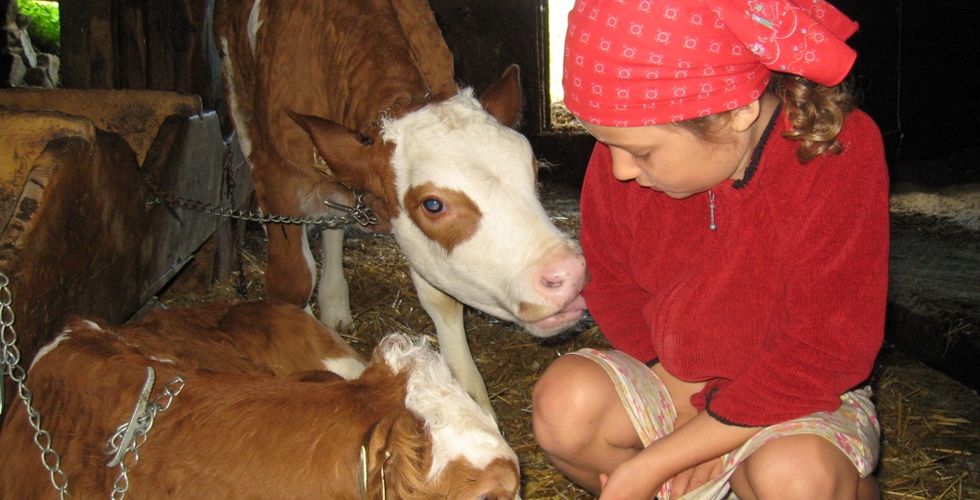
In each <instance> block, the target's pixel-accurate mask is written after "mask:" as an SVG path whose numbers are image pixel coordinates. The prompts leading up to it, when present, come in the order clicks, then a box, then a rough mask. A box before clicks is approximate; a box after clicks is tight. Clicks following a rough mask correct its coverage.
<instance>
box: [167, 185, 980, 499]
mask: <svg viewBox="0 0 980 500" xmlns="http://www.w3.org/2000/svg"><path fill="white" fill-rule="evenodd" d="M543 198H544V199H545V204H546V206H547V207H548V209H549V211H550V213H551V215H552V217H553V219H554V220H555V223H556V224H557V225H559V227H561V228H562V229H563V230H566V231H567V232H569V233H571V234H576V232H577V228H578V211H577V193H575V192H574V191H571V190H569V189H567V188H563V187H560V186H557V187H555V186H547V187H546V188H545V190H544V193H543ZM262 239H263V233H262V230H261V228H259V227H258V226H253V225H249V226H248V227H247V229H246V231H245V241H244V243H243V247H242V248H241V255H242V266H241V269H240V271H236V272H235V273H234V275H233V276H232V278H230V279H229V280H226V281H225V282H221V283H218V284H217V285H216V286H213V287H211V288H210V289H209V290H208V291H207V292H205V293H201V292H200V290H201V287H200V286H198V283H200V279H199V278H198V276H197V275H196V273H197V271H196V269H195V267H194V266H193V265H192V266H190V267H189V268H188V269H187V270H185V271H184V272H183V273H182V274H181V276H180V277H178V279H177V280H175V282H174V283H173V284H172V285H171V286H170V287H169V289H167V290H165V291H164V292H163V293H162V294H161V295H160V301H161V302H162V303H163V304H164V305H166V306H168V307H177V306H190V305H195V304H199V303H203V302H208V301H240V300H245V299H257V298H260V297H262V295H263V291H264V290H263V278H262V267H263V261H264V255H263V248H262V246H263V245H262ZM344 266H345V272H346V274H347V276H348V278H349V279H351V285H350V290H351V304H352V308H353V313H354V320H355V325H353V327H352V328H351V329H349V330H348V331H345V332H343V333H344V335H345V337H346V338H347V339H348V340H349V341H350V343H351V344H352V345H353V346H354V347H355V348H356V349H358V350H359V351H361V352H363V353H368V352H369V351H370V349H371V347H372V346H373V345H374V344H375V343H376V341H377V340H378V339H379V338H380V337H381V336H383V335H384V334H386V333H388V332H392V331H402V332H412V333H417V334H421V335H427V336H429V337H432V338H433V341H434V330H433V328H432V326H431V324H430V322H429V319H428V317H427V316H426V315H425V313H424V312H423V311H422V310H421V307H420V306H419V304H418V300H417V298H416V296H415V292H414V290H413V289H412V286H411V283H410V279H409V277H408V273H407V265H406V263H405V261H404V259H403V257H402V256H401V255H400V253H399V252H398V250H397V247H396V245H395V243H394V241H393V239H392V238H391V237H389V236H377V235H366V234H363V233H358V232H351V233H350V234H349V237H348V241H347V243H346V252H345V256H344ZM466 326H467V331H468V336H469V341H470V345H471V348H472V350H473V353H474V357H475V358H476V363H477V365H478V366H479V367H480V370H481V371H482V373H483V375H484V378H485V379H486V382H487V387H488V389H489V391H490V393H491V397H492V399H493V404H494V407H495V409H496V412H497V415H498V418H499V421H500V424H501V429H502V431H503V433H504V436H505V437H506V438H507V439H508V441H509V442H510V444H511V446H512V447H513V448H514V450H515V451H516V452H517V454H518V456H519V457H520V459H521V466H522V474H523V483H524V484H523V498H527V499H586V498H592V495H590V494H589V493H587V492H585V491H584V490H582V489H580V488H578V487H576V486H575V485H573V484H571V483H569V482H568V481H567V480H565V479H564V477H562V476H561V475H560V474H558V473H557V472H555V471H554V469H552V468H551V467H550V465H549V464H548V462H547V460H546V459H545V458H544V456H543V455H542V453H541V451H540V449H539V448H538V447H537V445H536V444H535V442H534V439H533V436H532V434H531V425H530V418H531V410H530V405H531V400H530V392H531V388H532V387H533V384H534V382H535V380H537V378H538V377H539V376H540V374H541V373H542V372H543V370H544V369H545V368H546V367H547V366H548V364H549V363H550V362H551V361H552V360H554V359H555V358H556V357H557V356H559V355H561V354H562V353H566V352H569V351H572V350H576V349H579V348H581V347H586V346H591V347H602V346H605V345H606V344H605V342H604V340H603V339H602V337H601V335H600V334H599V332H598V330H597V328H596V327H595V326H594V325H593V324H591V323H584V324H583V325H582V327H581V328H579V329H578V330H577V331H576V332H572V333H569V334H565V335H562V336H560V337H558V338H554V339H548V340H539V339H535V338H533V337H531V336H529V335H527V334H525V333H523V332H522V331H520V330H519V329H518V328H517V327H515V326H514V325H511V324H508V323H504V322H501V321H499V320H496V319H493V318H491V317H489V316H487V315H485V314H482V313H479V312H476V311H472V310H468V311H467V313H466ZM873 383H874V386H875V388H876V393H877V405H878V411H879V415H880V420H881V422H882V427H883V456H882V460H881V465H880V466H879V469H878V471H877V473H876V474H877V477H878V479H879V482H880V484H881V485H882V492H883V497H884V498H894V499H920V498H921V499H938V498H945V499H966V498H980V470H978V464H977V454H978V453H980V432H978V426H977V425H976V422H978V421H980V397H978V396H977V393H976V392H975V391H974V390H972V389H969V388H967V387H966V386H964V385H962V384H960V383H958V382H956V381H954V380H952V379H950V378H949V377H947V376H945V375H943V374H942V373H940V372H938V371H936V370H934V369H931V368H929V367H927V366H926V365H924V364H923V363H921V362H919V361H918V360H916V359H913V358H911V357H909V356H907V355H905V354H903V353H902V352H900V351H898V350H897V349H895V348H894V347H888V346H886V348H885V349H884V350H883V352H882V354H881V356H880V358H879V361H878V363H877V367H876V369H875V372H874V375H873Z"/></svg>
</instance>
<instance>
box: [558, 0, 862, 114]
mask: <svg viewBox="0 0 980 500" xmlns="http://www.w3.org/2000/svg"><path fill="white" fill-rule="evenodd" d="M856 30H857V24H856V23H854V22H853V21H851V20H850V19H848V18H847V16H845V15H844V14H842V13H841V12H840V11H838V10H837V9H836V8H834V7H833V6H832V5H830V4H829V3H827V2H825V1H824V0H576V2H575V6H574V7H573V8H572V10H571V12H570V13H569V15H568V32H567V33H566V35H565V63H564V64H565V74H564V78H563V80H562V84H563V86H564V89H565V105H566V106H567V107H568V109H569V110H570V111H571V112H572V113H574V114H575V115H576V116H577V117H578V118H579V119H581V120H583V121H585V122H588V123H593V124H596V125H605V126H614V127H636V126H642V125H656V124H658V123H667V122H678V121H682V120H688V119H691V118H697V117H700V116H705V115H709V114H714V113H720V112H723V111H727V110H731V109H735V108H737V107H739V106H744V105H745V104H748V103H750V102H752V101H754V100H756V99H758V98H759V97H760V96H761V95H762V92H763V91H764V90H765V88H766V84H767V83H768V82H769V75H770V72H771V71H779V72H784V73H792V74H795V75H800V76H803V77H806V78H807V79H809V80H811V81H814V82H816V83H820V84H823V85H828V86H829V85H836V84H838V83H840V81H841V80H843V79H844V77H845V76H846V75H847V73H848V71H850V69H851V65H852V64H854V59H855V57H856V56H857V54H856V53H855V52H854V50H852V49H851V48H850V47H848V46H847V44H846V43H844V40H846V39H847V38H848V37H849V36H851V35H852V34H853V33H854V32H855V31H856Z"/></svg>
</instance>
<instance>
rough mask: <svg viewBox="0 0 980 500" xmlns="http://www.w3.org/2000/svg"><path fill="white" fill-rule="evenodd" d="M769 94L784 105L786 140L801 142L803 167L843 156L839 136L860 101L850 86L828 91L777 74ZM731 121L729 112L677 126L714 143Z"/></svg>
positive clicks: (680, 123)
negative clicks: (818, 159)
mask: <svg viewBox="0 0 980 500" xmlns="http://www.w3.org/2000/svg"><path fill="white" fill-rule="evenodd" d="M767 90H768V91H769V92H771V93H772V94H773V95H775V96H776V97H778V98H779V99H780V100H781V101H782V102H783V108H785V109H786V111H787V114H788V117H789V123H790V127H789V128H788V129H787V130H786V131H784V132H783V136H784V137H787V138H789V139H792V140H795V141H799V143H800V146H799V148H798V149H797V150H796V156H797V158H799V160H800V162H801V163H807V162H809V161H810V160H812V159H814V158H816V157H818V156H820V155H822V154H825V153H830V154H837V153H840V152H841V150H842V149H843V148H842V146H841V144H840V142H838V141H837V135H838V134H840V131H841V129H842V128H843V127H844V119H845V118H846V117H847V115H848V114H850V112H851V111H853V110H854V107H855V101H856V98H855V96H854V94H853V92H852V90H851V84H850V82H847V81H845V82H844V83H841V84H839V85H836V86H833V87H825V86H823V85H820V84H817V83H814V82H811V81H810V80H807V79H806V78H803V77H801V76H796V75H790V74H786V73H773V75H772V78H771V80H770V81H769V87H768V89H767ZM730 119H731V112H730V111H726V112H723V113H718V114H714V115H708V116H704V117H701V118H694V119H691V120H686V121H683V122H679V123H677V125H679V126H681V127H683V128H685V129H687V130H689V131H690V132H692V133H693V134H694V135H695V136H697V137H698V138H700V139H704V140H709V141H710V140H711V139H712V138H713V137H715V133H716V132H717V131H718V130H720V128H721V127H722V126H723V125H724V124H726V123H728V120H730Z"/></svg>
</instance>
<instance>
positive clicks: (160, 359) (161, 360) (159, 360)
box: [147, 356, 177, 365]
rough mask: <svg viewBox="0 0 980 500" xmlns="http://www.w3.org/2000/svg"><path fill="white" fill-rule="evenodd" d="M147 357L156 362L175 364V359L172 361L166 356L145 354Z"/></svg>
mask: <svg viewBox="0 0 980 500" xmlns="http://www.w3.org/2000/svg"><path fill="white" fill-rule="evenodd" d="M147 357H148V358H150V359H152V360H153V361H156V362H157V363H166V364H168V365H175V364H177V362H176V361H174V360H172V359H168V358H158V357H156V356H147Z"/></svg>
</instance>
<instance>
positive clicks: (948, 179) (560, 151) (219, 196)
mask: <svg viewBox="0 0 980 500" xmlns="http://www.w3.org/2000/svg"><path fill="white" fill-rule="evenodd" d="M834 3H835V5H837V6H838V7H839V8H840V9H841V10H842V11H844V12H845V13H847V14H848V15H849V16H850V17H852V18H854V19H855V20H857V21H858V22H859V23H860V25H861V29H860V31H859V32H858V33H857V35H855V37H854V38H853V39H852V40H851V42H852V45H853V46H854V47H855V48H856V49H857V51H858V53H859V58H858V63H857V66H856V67H855V69H854V84H855V85H856V87H857V88H858V89H859V90H860V93H861V95H862V101H861V103H862V104H861V107H862V108H863V109H865V110H866V111H868V112H869V114H871V115H872V117H873V118H874V119H875V120H876V122H877V123H878V125H879V127H880V128H881V130H882V133H883V135H884V138H885V145H886V154H887V158H888V162H889V172H890V177H891V182H892V222H891V223H892V249H891V254H892V255H891V275H892V276H891V280H890V291H889V302H888V310H887V323H886V346H885V348H884V350H883V352H882V354H881V355H880V359H879V363H878V367H877V369H876V371H875V374H874V375H873V383H874V384H875V386H876V389H877V392H878V399H877V403H878V405H879V407H880V408H879V413H880V415H881V420H882V428H883V439H884V446H883V457H882V461H881V464H880V465H879V471H878V477H879V480H880V481H881V483H882V486H883V487H882V492H883V496H884V498H978V497H980V466H978V461H977V454H978V453H980V433H978V429H980V427H978V422H980V396H978V395H977V390H978V389H980V375H978V373H980V372H978V371H977V370H976V368H975V364H976V360H977V359H978V354H980V337H978V327H980V139H978V138H977V134H976V130H978V129H980V97H978V94H980V93H978V92H977V90H978V87H977V84H976V82H977V81H978V80H980V74H978V73H980V66H978V65H977V64H975V63H970V62H969V61H976V60H978V56H980V43H978V41H977V38H976V36H975V35H974V33H973V27H972V26H970V25H969V24H968V23H971V22H972V21H973V20H975V19H977V17H978V16H980V4H977V3H973V2H956V3H954V4H950V5H948V6H944V7H943V8H941V9H937V8H935V6H933V5H931V4H924V3H921V2H905V1H902V0H900V1H898V2H894V1H893V2H883V1H872V2H868V1H864V2H861V1H857V0H838V1H836V2H834ZM213 4H214V1H213V0H153V1H150V0H90V1H85V2H78V1H65V0H62V1H61V2H60V7H59V8H60V22H61V35H60V36H61V38H60V53H59V54H57V56H56V57H53V58H52V57H51V55H50V54H43V53H42V52H41V51H40V50H35V48H33V47H28V46H29V45H31V41H30V40H29V39H28V38H27V35H26V24H25V23H26V21H25V19H24V18H23V17H22V16H21V17H18V9H17V6H16V0H0V12H2V13H3V15H4V23H3V29H4V31H5V35H6V36H5V38H4V40H5V42H4V43H5V46H4V48H3V53H2V54H0V86H2V87H5V88H2V89H0V175H2V178H0V214H2V216H3V217H4V219H3V222H4V226H3V233H2V234H0V272H2V273H4V274H5V275H6V276H8V277H9V292H8V293H9V294H10V295H12V300H9V301H8V302H7V303H6V304H3V305H4V306H7V305H9V306H10V308H11V310H10V312H9V316H8V313H7V312H4V315H3V319H4V320H5V321H6V320H7V318H13V317H16V321H17V323H16V332H17V336H18V337H19V339H18V340H19V342H20V351H21V353H22V360H21V362H22V363H26V362H28V361H25V360H30V359H31V358H32V356H33V354H34V353H35V352H36V351H37V349H38V348H39V347H40V346H41V345H43V344H45V343H46V342H47V341H48V340H50V338H51V337H52V335H53V334H54V333H55V332H56V331H57V329H58V328H59V326H60V324H61V323H62V322H63V321H64V320H65V319H66V318H67V317H68V316H69V315H73V314H82V315H93V316H98V317H102V318H105V319H106V320H108V321H110V322H116V323H121V322H124V321H127V320H129V319H130V318H132V317H134V316H137V315H139V314H141V313H142V312H143V311H146V310H147V309H149V308H154V307H163V306H168V307H169V306H186V305H193V304H195V303H200V302H204V301H213V300H231V301H235V300H243V299H255V298H260V297H261V296H262V283H263V277H262V265H263V261H264V253H263V252H264V250H263V247H262V241H261V240H262V238H263V235H262V229H261V227H259V225H257V224H255V223H245V222H241V221H226V220H224V219H220V218H215V217H211V216H206V215H203V214H195V215H186V216H184V217H182V218H181V220H180V221H179V222H175V221H174V220H173V219H174V217H173V216H172V215H173V214H172V213H171V211H170V210H168V209H166V208H164V207H160V206H151V205H148V204H147V203H146V201H147V200H149V199H151V198H153V197H154V196H155V195H154V191H155V190H156V189H157V188H159V189H161V190H163V191H167V190H174V191H176V192H177V193H179V194H180V195H181V196H185V197H188V198H196V199H203V200H204V201H206V202H208V203H213V204H215V205H219V206H230V207H232V208H239V209H241V208H244V209H247V208H248V207H249V206H250V204H252V203H254V200H252V199H251V197H250V195H251V184H250V179H249V178H248V171H247V169H245V168H241V167H242V165H243V164H244V161H243V159H242V158H241V154H240V152H238V150H237V142H236V140H235V138H234V137H233V135H232V130H231V125H230V121H229V118H228V116H227V113H228V110H227V103H225V102H224V100H223V98H222V95H221V83H220V78H221V75H220V72H221V66H220V64H219V62H218V61H217V59H216V52H215V48H214V45H213V39H212V36H211V28H212V24H211V15H212V14H213V8H214V5H213ZM429 4H430V6H431V8H432V10H433V12H434V14H435V17H436V20H437V22H438V24H439V27H440V28H441V30H442V34H443V36H444V38H445V41H446V43H447V45H448V46H449V48H450V50H451V51H452V53H453V57H454V64H455V70H456V76H457V79H458V80H459V81H460V82H462V83H463V84H464V85H468V86H472V87H474V89H475V90H476V91H477V92H480V91H482V90H484V89H485V88H486V87H488V86H489V85H490V84H491V83H492V82H494V81H496V79H497V78H499V76H500V74H501V73H502V72H503V71H504V69H505V68H506V67H507V66H508V65H509V64H512V63H516V64H518V65H520V68H521V80H522V85H523V90H524V99H525V103H524V112H523V119H522V122H521V127H520V131H521V132H522V133H523V134H525V135H526V136H527V137H528V138H529V140H530V141H531V144H532V146H533V148H534V151H535V154H536V156H537V157H538V158H539V159H541V160H545V161H546V162H548V163H550V164H552V165H553V167H551V168H549V169H546V170H544V171H542V173H541V175H540V184H541V195H542V201H543V202H544V204H545V206H546V208H548V210H549V213H550V215H551V216H552V218H553V220H554V221H555V222H556V224H557V225H559V226H560V227H561V229H563V230H566V231H568V232H570V233H573V234H574V233H575V231H576V229H577V191H578V189H579V187H580V184H581V179H582V176H583V173H584V166H585V164H586V162H587V159H588V156H589V153H590V151H591V148H592V146H593V144H594V140H593V139H592V138H591V137H590V136H588V135H586V134H584V133H583V132H581V131H579V130H576V129H575V128H574V127H568V126H560V124H559V123H558V120H557V119H556V118H553V116H552V110H551V105H550V104H549V102H550V101H549V95H548V79H549V77H550V75H549V74H548V72H549V69H548V64H547V62H548V52H547V48H546V45H547V40H548V23H547V14H548V5H547V4H548V2H547V0H533V1H528V0H494V1H492V2H487V1H478V0H429ZM25 45H27V46H25ZM951 67H952V68H954V69H952V70H951V69H950V68H951ZM283 77H284V78H290V79H297V78H302V75H283ZM54 89H61V90H57V92H65V93H63V94H60V95H59V97H57V98H56V99H49V98H48V96H49V95H51V94H48V93H53V92H56V90H54ZM109 90H126V91H128V92H127V93H125V94H123V95H119V94H116V93H109V92H108V91H109ZM53 101H56V102H53ZM27 111H41V114H40V115H38V116H34V117H33V118H31V119H32V120H34V121H32V122H30V123H28V122H25V121H23V120H25V118H24V117H23V116H22V113H23V112H27ZM65 115H69V116H73V117H74V116H76V115H78V116H85V117H87V119H78V118H66V117H65ZM93 116H97V117H96V118H93ZM25 124H26V125H25ZM31 127H33V128H31ZM35 128H39V130H41V132H39V133H38V134H34V135H32V133H30V132H27V130H28V129H30V130H35ZM30 155H33V156H30ZM27 157H30V158H36V159H37V160H36V161H35V162H34V163H25V160H24V159H25V158H27ZM93 158H95V159H94V160H93ZM147 179H150V180H149V181H148V180H147ZM106 200H110V201H106ZM110 208H111V209H112V210H113V211H114V213H115V215H106V213H105V211H106V210H109V209H110ZM112 225H116V226H115V227H122V228H126V229H127V230H126V231H123V232H121V233H120V232H118V231H112V230H110V229H107V226H112ZM120 234H123V235H124V236H119V235H120ZM110 236H111V237H110ZM348 238H349V240H348V242H347V252H345V257H344V270H345V274H348V276H357V277H358V278H359V279H360V280H361V283H358V282H357V279H355V280H353V281H352V284H351V287H352V288H351V296H352V299H351V303H352V305H356V306H357V307H358V308H359V309H358V310H357V311H355V320H356V321H355V322H356V323H357V324H356V325H355V327H354V328H353V329H352V330H351V331H350V332H346V333H345V335H348V337H347V338H348V339H349V340H350V341H351V343H352V344H353V345H354V346H355V347H356V348H358V349H360V350H362V351H363V352H365V353H366V352H368V351H369V350H370V348H371V346H372V342H374V341H375V340H376V339H377V338H378V336H379V335H381V334H382V333H383V332H384V331H385V330H389V331H390V330H405V331H411V332H415V333H419V334H425V335H430V334H431V331H432V327H431V325H429V324H428V323H427V322H428V318H427V317H426V316H424V314H423V313H421V312H420V311H419V309H420V308H419V307H418V306H417V303H414V302H412V301H414V300H416V299H415V297H414V295H413V294H414V291H413V290H412V289H411V284H410V283H409V281H408V278H407V275H406V271H405V263H404V261H403V260H401V257H399V256H398V251H397V249H396V248H395V245H394V243H393V241H392V240H391V239H390V238H385V237H367V236H359V235H357V234H349V235H348ZM372 287H376V288H372ZM378 288H380V289H387V291H385V292H383V293H379V292H378V291H377V289H378ZM3 296H4V293H0V301H2V299H3ZM403 299H404V302H403ZM5 311H6V309H5ZM467 321H468V322H472V324H473V325H475V326H474V327H473V331H471V332H470V335H469V341H470V344H471V348H472V349H473V351H474V354H475V355H476V356H477V364H478V365H479V366H480V369H481V371H483V372H484V375H485V377H486V379H487V382H488V386H490V389H491V395H492V396H493V397H494V398H495V399H494V405H495V409H496V411H497V412H498V414H499V415H500V422H501V427H502V430H503V432H504V435H505V437H507V438H508V439H509V440H511V441H512V442H511V446H512V447H513V448H514V450H515V451H516V452H517V454H518V455H519V457H520V458H521V465H522V472H523V480H524V483H523V497H524V498H532V499H535V498H591V496H590V495H588V494H587V493H585V492H584V491H583V490H581V489H579V488H577V487H576V486H574V485H572V484H570V483H568V481H567V480H565V479H564V478H563V477H561V476H560V475H559V474H558V473H557V472H555V471H554V470H553V469H551V468H550V466H549V465H548V464H547V462H546V461H545V460H544V458H543V456H542V455H541V453H540V450H538V449H537V447H536V445H535V444H534V442H533V438H532V437H531V434H530V429H529V415H528V413H529V401H530V389H531V387H532V386H533V383H534V380H535V379H536V376H537V375H540V373H541V372H542V371H543V369H544V367H546V366H547V364H548V362H550V360H552V359H554V357H555V356H556V355H557V354H558V353H561V352H568V351H570V350H573V349H575V348H578V347H582V346H587V345H595V346H601V345H603V340H602V339H601V335H599V333H598V331H597V329H596V328H595V327H594V325H591V324H587V325H585V326H583V328H581V329H580V330H579V331H578V332H576V333H574V334H568V335H564V336H561V337H559V338H557V339H551V340H546V341H540V340H537V339H532V338H531V337H529V336H527V335H526V334H523V333H522V332H520V331H519V330H518V329H517V328H516V327H514V326H512V325H508V324H505V323H503V322H500V321H498V320H495V319H492V318H490V317H489V316H487V315H484V314H482V313H479V312H476V311H472V310H469V311H467ZM490 338H493V339H494V340H487V339H490ZM4 340H5V342H6V340H7V338H4ZM508 370H511V371H508ZM4 389H5V390H4V391H3V403H4V405H5V406H8V405H12V404H16V402H15V394H16V390H15V386H14V385H13V384H12V383H11V381H10V380H8V379H4ZM498 404H499V405H500V406H499V407H498V406H497V405H498ZM0 453H2V450H0ZM2 487H3V486H2V485H0V488H2ZM0 497H3V495H2V494H0Z"/></svg>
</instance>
